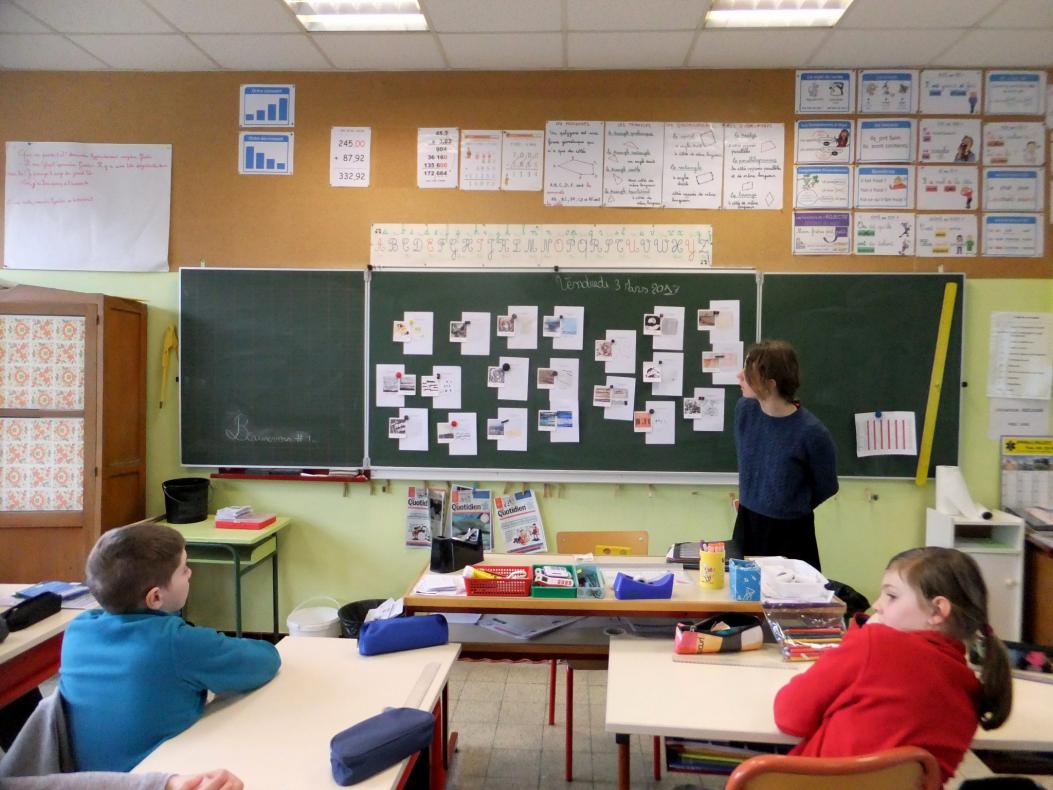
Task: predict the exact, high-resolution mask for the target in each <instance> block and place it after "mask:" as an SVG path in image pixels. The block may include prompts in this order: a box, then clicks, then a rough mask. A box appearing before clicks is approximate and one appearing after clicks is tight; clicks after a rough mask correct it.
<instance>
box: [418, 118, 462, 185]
mask: <svg viewBox="0 0 1053 790" xmlns="http://www.w3.org/2000/svg"><path fill="white" fill-rule="evenodd" d="M458 139H459V134H458V130H457V129H450V128H442V129H438V128H422V129H417V188H418V189H456V188H457V143H458Z"/></svg>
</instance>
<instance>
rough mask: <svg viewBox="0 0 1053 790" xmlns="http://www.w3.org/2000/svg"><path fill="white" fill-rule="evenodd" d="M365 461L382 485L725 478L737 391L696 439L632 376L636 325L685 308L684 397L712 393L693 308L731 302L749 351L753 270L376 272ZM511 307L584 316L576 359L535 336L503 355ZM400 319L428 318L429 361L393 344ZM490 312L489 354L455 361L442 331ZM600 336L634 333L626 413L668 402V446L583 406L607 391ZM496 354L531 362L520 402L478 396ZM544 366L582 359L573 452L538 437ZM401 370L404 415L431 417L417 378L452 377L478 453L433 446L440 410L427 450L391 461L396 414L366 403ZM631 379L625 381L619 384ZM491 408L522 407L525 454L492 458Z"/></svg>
mask: <svg viewBox="0 0 1053 790" xmlns="http://www.w3.org/2000/svg"><path fill="white" fill-rule="evenodd" d="M369 294H370V295H369V321H370V330H369V334H370V344H369V368H370V370H369V374H368V375H369V378H370V393H371V405H370V412H369V460H370V465H371V466H372V467H374V468H376V467H382V468H383V469H381V470H380V471H379V472H377V473H378V474H380V475H383V474H385V472H388V473H392V472H393V471H395V470H421V474H422V476H426V472H427V471H428V470H433V469H434V470H438V469H444V470H445V469H464V470H499V471H508V472H510V473H511V472H514V471H516V470H537V471H538V472H542V471H543V472H546V473H550V474H552V475H556V476H561V475H562V476H563V477H565V478H566V479H588V474H587V473H593V472H595V473H624V475H623V477H624V479H630V480H631V479H637V478H634V475H638V479H646V478H650V479H655V478H656V477H657V478H662V476H668V477H669V478H670V479H672V478H675V477H676V476H677V474H678V473H694V474H698V473H721V472H723V473H734V472H735V470H736V459H735V446H734V436H733V433H732V431H731V418H732V414H733V409H734V405H735V402H736V400H737V399H738V398H739V396H740V394H741V393H740V391H739V388H738V386H734V385H730V386H725V393H726V402H725V430H724V431H723V432H701V431H699V432H695V431H693V430H692V425H691V423H690V422H689V421H687V420H685V419H683V416H682V401H681V399H680V398H672V397H670V398H663V397H652V395H651V385H650V384H644V383H642V382H641V381H640V376H641V367H642V364H643V362H644V361H645V360H650V359H651V358H652V356H651V351H652V339H651V337H650V336H644V335H643V334H642V331H641V330H642V323H643V316H644V314H645V313H651V312H653V311H654V309H655V307H656V306H659V305H664V306H682V307H684V308H685V310H686V319H685V324H686V326H685V327H684V348H683V352H684V393H685V394H691V393H692V392H693V389H694V387H710V386H713V385H712V383H711V382H712V380H711V376H710V375H709V373H703V372H702V369H701V361H702V352H703V351H706V350H710V349H711V348H712V346H711V345H710V342H709V333H708V332H704V331H699V330H698V328H697V324H696V321H697V310H698V309H699V308H707V307H709V303H710V300H722V299H731V300H737V301H738V302H739V303H740V310H741V313H740V333H741V339H742V340H743V341H745V343H746V344H747V345H748V344H749V343H750V342H752V341H753V340H754V339H755V331H756V318H757V282H756V276H755V274H754V273H753V272H752V271H743V272H719V271H703V272H684V271H680V272H669V271H646V272H645V271H635V272H629V271H620V272H588V273H586V272H581V271H567V272H553V271H551V270H548V271H543V272H542V271H531V272H523V271H488V270H479V271H471V272H451V271H388V270H385V271H374V272H372V273H371V281H370V285H369ZM510 305H537V306H538V308H539V323H540V317H542V316H544V315H551V314H553V309H554V307H555V306H556V305H567V306H577V305H580V306H583V307H584V308H585V322H584V328H583V333H584V338H583V340H584V343H583V348H582V350H581V351H564V350H553V343H552V339H551V338H548V337H543V336H541V331H540V329H539V331H538V344H537V349H535V350H523V349H513V350H509V349H508V347H507V341H506V339H505V338H503V337H497V336H496V334H495V327H496V319H497V316H498V315H504V314H507V312H508V307H509V306H510ZM407 311H425V312H432V313H433V314H434V326H435V340H434V347H433V354H432V355H431V356H423V355H407V354H404V353H403V348H402V346H401V344H399V343H397V342H395V341H394V340H393V337H392V326H393V323H394V322H395V321H398V320H402V319H403V317H404V314H405V312H407ZM463 311H467V312H489V313H490V314H491V325H490V327H491V328H490V353H489V355H487V356H464V355H462V353H461V348H460V346H459V345H458V344H456V343H451V342H450V341H449V336H448V327H449V322H450V321H453V320H459V319H460V318H461V313H462V312H463ZM608 329H627V330H636V332H637V345H636V369H635V372H634V374H632V375H635V377H636V379H637V384H636V393H635V406H636V408H638V409H643V408H644V402H645V401H646V400H670V401H674V402H675V405H676V420H675V422H676V428H675V430H676V444H675V445H647V444H645V437H644V434H642V433H635V432H634V431H633V423H632V422H631V421H628V422H626V421H616V420H607V419H604V414H603V409H602V408H599V407H594V406H593V405H592V392H593V386H594V385H602V384H605V383H606V373H605V368H604V365H603V363H601V362H596V361H594V348H595V341H596V340H598V339H602V338H603V337H604V336H605V333H606V331H607V330H608ZM500 356H512V357H527V358H529V360H530V385H529V390H528V400H526V401H509V400H498V396H497V390H496V389H495V388H491V387H488V386H487V367H488V366H491V365H497V363H498V358H499V357H500ZM551 358H576V359H578V360H579V379H580V380H579V383H578V399H579V414H580V442H578V443H567V444H562V443H553V442H552V441H551V440H550V436H549V435H548V434H547V433H544V432H541V431H539V430H537V412H538V410H539V409H548V408H549V392H548V391H547V390H539V389H538V388H537V387H536V386H535V380H536V370H537V368H538V367H548V366H549V360H550V359H551ZM378 364H404V365H405V369H406V373H408V374H415V375H417V376H418V387H417V394H416V395H415V396H407V397H406V398H405V405H406V406H407V407H413V408H429V407H430V405H431V402H430V399H428V398H424V397H421V396H420V394H419V393H420V387H419V377H420V376H422V375H430V374H431V372H432V366H433V365H459V366H460V367H461V380H462V402H461V409H460V411H464V412H474V413H476V415H477V426H478V434H479V436H478V454H477V455H475V456H451V455H450V453H449V447H448V446H447V445H444V444H438V443H437V441H436V424H437V423H438V422H439V421H440V420H442V421H445V419H446V415H447V412H446V411H440V410H436V409H429V425H428V450H427V451H417V452H411V451H400V450H399V447H398V441H397V440H395V439H389V438H388V419H389V418H391V417H395V416H397V415H398V409H397V408H395V407H377V406H376V405H375V400H373V398H374V397H375V396H374V395H372V393H375V388H376V382H375V377H376V366H377V365H378ZM619 375H630V374H619ZM500 407H506V408H507V407H511V408H516V407H519V408H526V409H528V414H529V417H528V420H529V427H528V436H527V451H526V452H510V451H499V450H498V449H497V442H495V441H490V440H487V438H486V420H487V419H488V418H490V419H494V418H496V417H497V410H498V408H500Z"/></svg>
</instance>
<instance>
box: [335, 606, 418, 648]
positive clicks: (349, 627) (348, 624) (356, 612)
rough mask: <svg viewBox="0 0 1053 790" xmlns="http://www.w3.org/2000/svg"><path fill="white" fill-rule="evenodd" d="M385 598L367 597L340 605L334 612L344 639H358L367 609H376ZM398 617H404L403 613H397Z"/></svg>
mask: <svg viewBox="0 0 1053 790" xmlns="http://www.w3.org/2000/svg"><path fill="white" fill-rule="evenodd" d="M385 600H387V599H385V598H368V599H366V600H363V601H352V602H351V603H346V604H344V605H343V606H341V607H340V608H339V609H338V610H337V612H336V615H337V617H339V618H340V636H342V637H343V638H344V639H358V630H359V629H360V628H361V627H362V623H363V622H364V621H365V619H366V615H367V614H369V610H370V609H376V608H377V607H378V606H380V605H381V604H382V603H384V601H385ZM399 617H405V615H404V614H403V615H399Z"/></svg>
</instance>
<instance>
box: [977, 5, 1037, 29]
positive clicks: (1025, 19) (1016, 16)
mask: <svg viewBox="0 0 1053 790" xmlns="http://www.w3.org/2000/svg"><path fill="white" fill-rule="evenodd" d="M980 27H1016V28H1030V29H1031V30H1036V29H1038V28H1040V27H1044V28H1053V3H1051V2H1050V1H1049V0H1006V1H1005V2H1004V3H1003V4H1002V5H1001V6H1000V7H999V8H998V10H997V11H995V13H993V14H991V15H990V16H989V17H987V19H985V20H984V21H983V24H981V25H980Z"/></svg>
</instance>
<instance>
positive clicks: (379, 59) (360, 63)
mask: <svg viewBox="0 0 1053 790" xmlns="http://www.w3.org/2000/svg"><path fill="white" fill-rule="evenodd" d="M311 38H313V39H314V41H315V43H316V44H318V46H319V47H321V48H322V51H323V52H325V54H326V56H327V57H328V58H329V60H331V61H332V62H333V65H334V66H336V67H337V68H338V69H368V70H370V71H428V70H433V69H442V68H443V67H444V66H445V62H444V61H443V59H442V52H440V51H439V45H438V44H437V43H436V41H435V36H434V35H433V34H431V33H315V34H313V35H312V36H311Z"/></svg>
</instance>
